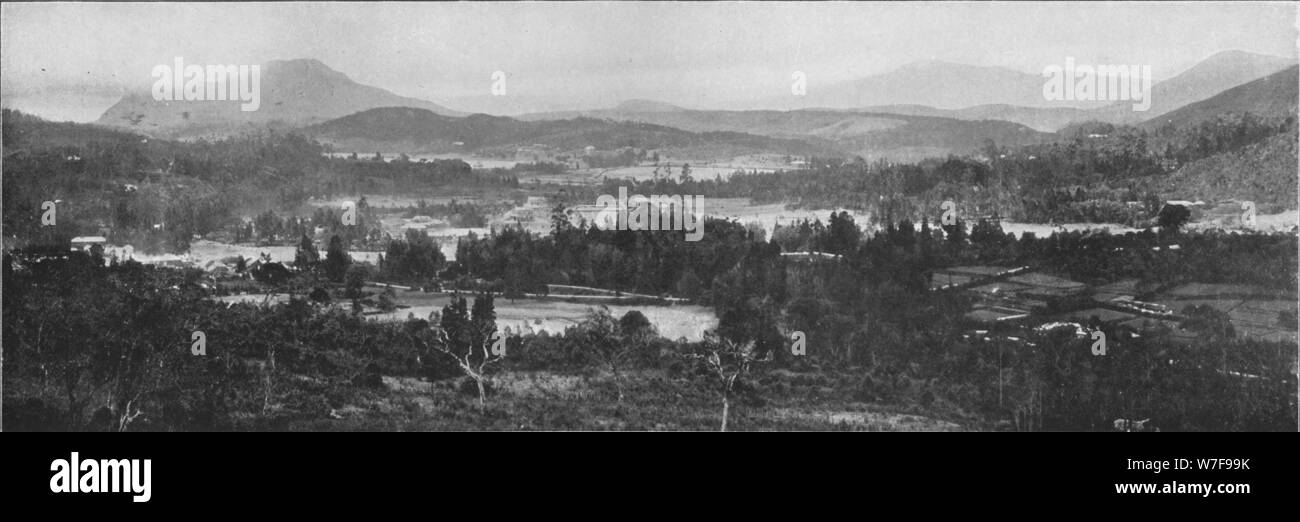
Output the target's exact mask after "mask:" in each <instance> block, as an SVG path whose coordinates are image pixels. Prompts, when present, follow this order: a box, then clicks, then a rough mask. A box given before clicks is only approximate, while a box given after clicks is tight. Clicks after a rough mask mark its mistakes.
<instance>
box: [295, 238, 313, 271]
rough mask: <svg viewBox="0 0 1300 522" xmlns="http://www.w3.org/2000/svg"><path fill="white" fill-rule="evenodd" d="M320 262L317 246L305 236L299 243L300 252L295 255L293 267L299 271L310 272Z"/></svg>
mask: <svg viewBox="0 0 1300 522" xmlns="http://www.w3.org/2000/svg"><path fill="white" fill-rule="evenodd" d="M319 261H320V252H318V251H317V250H316V245H315V244H313V243H312V241H311V238H310V237H307V234H303V235H302V240H301V241H299V242H298V250H297V252H295V253H294V255H293V266H295V267H297V268H298V269H299V270H309V269H311V268H312V267H314V266H316V263H317V262H319Z"/></svg>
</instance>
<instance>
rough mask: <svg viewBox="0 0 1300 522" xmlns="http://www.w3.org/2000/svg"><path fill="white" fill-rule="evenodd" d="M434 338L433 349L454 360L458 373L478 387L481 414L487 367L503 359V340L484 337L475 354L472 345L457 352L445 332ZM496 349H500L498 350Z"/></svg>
mask: <svg viewBox="0 0 1300 522" xmlns="http://www.w3.org/2000/svg"><path fill="white" fill-rule="evenodd" d="M435 337H436V338H435V340H434V342H433V349H434V350H437V351H439V352H442V353H445V354H447V355H448V356H450V357H451V358H452V359H454V360H455V361H456V365H457V366H460V371H461V372H463V373H464V374H465V375H466V376H467V377H469V378H471V379H474V384H476V385H478V409H479V412H480V413H482V412H483V410H484V408H485V407H486V401H487V388H486V386H485V385H486V384H487V383H488V382H489V377H488V375H487V369H488V365H490V364H494V363H498V362H501V361H502V360H504V359H505V355H506V354H505V349H504V346H505V338H504V337H500V338H499V339H494V338H493V337H495V336H489V337H486V338H484V340H483V342H481V343H479V348H481V352H476V351H475V350H474V346H473V345H469V346H466V349H464V350H457V349H456V348H455V346H456V343H453V342H452V341H451V339H449V338H448V337H447V332H446V331H445V330H438V331H437V333H436V334H435ZM498 347H500V348H499V349H498ZM458 352H459V353H458Z"/></svg>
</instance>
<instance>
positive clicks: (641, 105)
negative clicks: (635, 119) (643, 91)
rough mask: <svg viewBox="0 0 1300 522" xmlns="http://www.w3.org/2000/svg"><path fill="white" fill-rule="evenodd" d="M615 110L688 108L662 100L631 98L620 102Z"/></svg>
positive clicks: (672, 109)
mask: <svg viewBox="0 0 1300 522" xmlns="http://www.w3.org/2000/svg"><path fill="white" fill-rule="evenodd" d="M614 110H616V111H621V112H682V111H685V110H686V109H683V108H681V107H678V106H676V105H673V104H671V103H665V102H661V101H655V100H643V99H631V100H625V101H623V102H622V103H620V104H618V105H617V106H615V107H614Z"/></svg>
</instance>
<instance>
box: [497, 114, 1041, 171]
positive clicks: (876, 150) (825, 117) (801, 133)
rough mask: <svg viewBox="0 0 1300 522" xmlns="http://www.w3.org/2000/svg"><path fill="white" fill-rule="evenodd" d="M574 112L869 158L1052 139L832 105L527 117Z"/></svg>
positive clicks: (1008, 126)
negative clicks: (817, 144)
mask: <svg viewBox="0 0 1300 522" xmlns="http://www.w3.org/2000/svg"><path fill="white" fill-rule="evenodd" d="M574 115H578V116H583V117H592V118H608V119H612V120H619V121H629V122H644V123H651V124H655V125H663V126H668V127H674V128H679V129H684V130H688V131H693V132H710V131H725V132H744V133H752V134H759V135H763V136H770V137H774V138H783V139H808V138H813V139H817V140H825V141H826V142H829V143H831V144H834V145H835V146H836V147H837V148H839V149H841V150H844V151H845V152H849V153H852V154H855V155H860V156H863V157H864V158H869V159H874V158H887V159H890V160H894V161H913V160H918V159H921V158H925V157H933V156H945V155H948V154H965V153H969V152H971V151H973V150H976V149H979V148H981V147H983V146H984V145H985V140H989V139H991V140H993V141H994V142H996V143H998V144H999V145H1027V144H1031V143H1041V142H1043V141H1045V140H1047V139H1050V137H1051V136H1050V135H1048V134H1044V133H1041V132H1038V131H1035V130H1033V129H1030V128H1028V127H1025V126H1023V125H1020V124H1016V123H1010V122H1005V121H968V120H959V119H954V118H944V117H933V116H925V115H912V114H887V113H884V112H864V111H848V110H831V109H816V110H813V109H807V110H796V111H696V110H685V109H682V110H677V111H672V112H628V111H624V110H620V109H618V108H614V109H605V110H597V111H586V112H581V113H544V114H532V115H528V116H525V117H523V119H527V120H530V121H540V120H546V119H553V118H557V117H563V116H569V117H573V116H574Z"/></svg>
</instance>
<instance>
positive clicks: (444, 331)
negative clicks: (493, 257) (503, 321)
mask: <svg viewBox="0 0 1300 522" xmlns="http://www.w3.org/2000/svg"><path fill="white" fill-rule="evenodd" d="M480 303H481V304H480ZM466 308H467V306H466V302H465V298H464V297H462V296H460V295H453V296H452V298H451V303H449V304H447V306H445V307H443V309H442V317H441V318H440V326H441V328H440V329H439V330H438V331H437V333H436V334H435V335H436V338H435V340H434V342H433V346H432V347H433V349H434V350H437V351H439V352H442V353H443V354H446V355H447V356H449V357H451V358H452V359H454V360H455V361H456V365H457V366H459V367H460V370H461V372H463V373H464V374H465V375H466V376H467V377H469V378H470V379H473V380H474V384H476V385H477V386H478V407H479V412H482V411H483V410H484V408H485V407H486V403H487V384H488V382H489V381H488V379H489V377H488V374H487V370H488V369H489V368H488V366H489V365H491V364H494V363H498V362H501V361H502V360H503V359H504V358H505V353H504V352H496V353H494V351H495V350H494V349H493V346H495V344H494V342H495V341H496V339H494V337H495V336H494V335H493V334H495V333H496V312H495V310H493V305H492V294H490V293H488V294H483V295H481V296H478V297H476V298H475V299H474V314H473V316H472V317H471V316H470V315H469V314H468V312H467V310H466ZM488 324H490V325H491V326H490V327H489V326H488Z"/></svg>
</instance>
